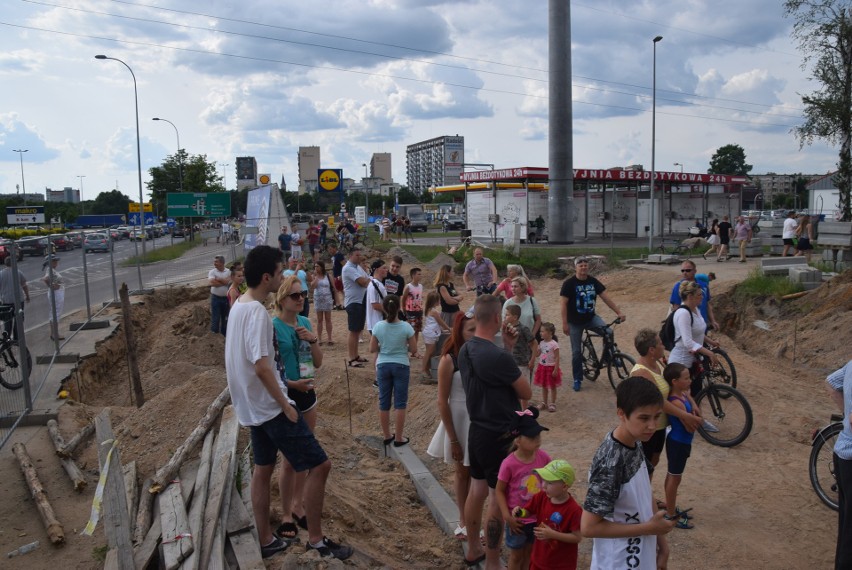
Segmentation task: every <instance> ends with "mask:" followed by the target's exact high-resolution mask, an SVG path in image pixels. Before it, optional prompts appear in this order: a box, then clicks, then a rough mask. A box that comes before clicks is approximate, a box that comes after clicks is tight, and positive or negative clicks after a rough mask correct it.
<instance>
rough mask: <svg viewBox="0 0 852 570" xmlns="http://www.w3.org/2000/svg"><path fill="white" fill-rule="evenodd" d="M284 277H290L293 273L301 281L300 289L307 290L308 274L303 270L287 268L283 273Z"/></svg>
mask: <svg viewBox="0 0 852 570" xmlns="http://www.w3.org/2000/svg"><path fill="white" fill-rule="evenodd" d="M283 275H284V277H290V276H291V275H295V276H296V277H298V278H299V281H301V282H302V291H307V290H308V274H307V273H305V272H304V271H303V270H301V269H299V270H298V271H293V270H292V269H287V270H286V271H284V273H283Z"/></svg>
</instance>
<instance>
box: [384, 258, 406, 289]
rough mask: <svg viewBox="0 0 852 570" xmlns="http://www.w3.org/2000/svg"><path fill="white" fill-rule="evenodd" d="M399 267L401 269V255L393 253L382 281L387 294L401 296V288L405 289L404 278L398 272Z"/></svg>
mask: <svg viewBox="0 0 852 570" xmlns="http://www.w3.org/2000/svg"><path fill="white" fill-rule="evenodd" d="M400 269H402V257H400V256H398V255H394V256H393V257H391V262H390V268H389V269H388V274H387V277H385V281H384V283H383V285H384V286H385V289H387V292H388V295H397V296H399V297H402V290H403V289H405V278H404V277H403V276H402V275H400V274H399V270H400Z"/></svg>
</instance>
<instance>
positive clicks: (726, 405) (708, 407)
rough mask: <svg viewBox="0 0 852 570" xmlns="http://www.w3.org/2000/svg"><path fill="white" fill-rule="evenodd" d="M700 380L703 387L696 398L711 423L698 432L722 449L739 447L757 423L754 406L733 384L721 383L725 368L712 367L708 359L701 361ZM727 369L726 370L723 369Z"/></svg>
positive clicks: (704, 416)
mask: <svg viewBox="0 0 852 570" xmlns="http://www.w3.org/2000/svg"><path fill="white" fill-rule="evenodd" d="M699 362H700V366H699V371H698V378H699V380H700V382H701V385H702V386H703V387H702V389H701V391H700V392H698V394H697V395H696V396H695V403H696V405H697V406H698V408H699V409H700V410H701V417H703V418H704V419H705V420H706V422H710V424H712V426H713V428H712V429H708V425H707V423H706V422H705V423H704V424H702V425H700V426H698V433H700V434H701V437H703V438H704V439H705V440H707V442H708V443H711V444H713V445H718V446H719V447H733V446H735V445H739V444H740V443H742V442H743V441H745V439H746V438H747V437H748V436H749V434H750V433H751V428H752V426H753V424H754V416H753V414H752V411H751V405H750V404H749V403H748V400H747V399H746V397H745V396H743V394H742V392H740V391H739V390H737V389H736V388H734V387H732V386H731V385H730V384H726V383H720V382H719V380H720V379H722V378H723V376H721V375H720V374H721V373H720V372H719V370H720V368H721V367H711V366H709V364H708V362H707V360H706V359H705V358H703V357H702V358H701V359H700V361H699ZM722 370H723V369H722Z"/></svg>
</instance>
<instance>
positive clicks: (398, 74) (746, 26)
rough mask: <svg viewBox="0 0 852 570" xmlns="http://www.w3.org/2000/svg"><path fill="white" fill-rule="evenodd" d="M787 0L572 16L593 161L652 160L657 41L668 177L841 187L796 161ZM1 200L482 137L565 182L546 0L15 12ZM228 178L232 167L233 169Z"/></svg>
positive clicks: (662, 162) (501, 163) (641, 5)
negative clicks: (738, 151)
mask: <svg viewBox="0 0 852 570" xmlns="http://www.w3.org/2000/svg"><path fill="white" fill-rule="evenodd" d="M781 4H782V3H781V2H780V1H778V0H752V1H750V2H748V3H745V4H744V3H743V2H741V0H717V1H714V2H709V1H698V0H692V1H683V0H680V1H677V0H658V1H653V2H652V1H650V0H648V1H634V2H617V1H614V0H600V1H597V2H593V1H591V0H586V1H583V2H572V4H571V15H572V45H573V48H572V49H573V56H572V65H573V79H572V84H573V86H574V92H573V100H574V107H573V108H574V125H573V131H574V166H575V168H609V167H613V166H623V165H628V164H643V165H645V168H646V169H650V165H651V113H650V108H651V97H650V95H651V78H652V60H653V54H652V38H653V37H654V36H656V35H662V36H663V40H662V41H661V42H660V43H658V44H657V144H656V165H657V169H658V170H679V169H680V167H679V166H674V163H682V164H683V165H684V170H686V171H688V172H705V171H706V169H707V166H708V163H709V160H710V157H711V156H712V154H713V152H714V151H715V150H716V149H717V148H719V147H720V146H723V145H726V144H730V143H736V144H740V145H742V146H743V147H744V148H745V151H746V155H747V160H748V162H749V163H751V164H753V165H754V170H753V173H755V174H759V173H765V172H770V171H772V172H777V173H796V172H804V173H813V174H819V173H825V172H828V171H829V170H832V169H833V168H834V165H835V163H836V149H834V148H830V147H828V146H826V145H824V144H821V143H818V144H815V145H813V146H810V147H808V146H806V147H804V148H803V149H801V150H800V149H799V143H798V141H797V140H796V139H795V138H794V137H793V135H792V134H791V133H790V129H791V128H792V127H793V126H795V125H798V124H800V123H801V120H802V119H801V112H802V108H801V97H800V95H801V94H804V93H808V92H811V91H813V90H814V89H816V87H817V86H816V85H814V84H812V83H810V82H809V81H808V79H807V77H808V74H807V70H802V69H801V66H800V64H801V54H800V53H799V52H798V51H797V49H796V46H795V44H794V43H793V41H792V40H791V38H790V27H791V25H792V22H791V21H790V20H789V19H785V18H784V15H783V11H782V5H781ZM0 5H2V6H3V9H2V10H0V86H2V88H0V193H9V192H15V185H16V184H20V182H21V169H20V163H19V160H18V159H19V155H18V154H17V153H15V152H13V149H28V150H29V152H27V153H25V154H24V170H25V177H26V186H27V190H28V191H29V192H34V191H40V192H43V191H44V188H45V187H50V188H62V187H64V186H72V187H74V188H79V184H80V179H79V178H78V176H81V175H83V176H85V178H84V179H83V194H84V198H85V199H92V198H94V196H95V195H96V194H97V193H99V192H101V191H106V190H111V189H113V188H115V187H116V186H117V187H118V189H119V190H120V191H122V192H124V193H125V194H128V195H130V196H134V197H135V196H138V182H137V176H136V130H135V123H134V107H133V83H132V78H131V76H130V73H129V72H128V71H127V69H126V68H125V67H124V66H122V65H121V64H120V63H118V62H115V61H100V60H96V59H94V56H95V55H96V54H106V55H108V56H110V57H116V58H119V59H121V60H123V61H125V62H127V64H128V65H130V66H131V67H132V68H133V71H134V73H135V74H136V78H137V82H138V91H139V117H140V131H141V137H142V153H141V154H142V169H143V182H144V181H145V180H147V176H146V174H145V173H146V172H147V169H148V168H150V167H152V166H156V165H158V164H160V163H161V162H162V161H163V159H164V158H165V157H166V156H167V155H169V154H173V153H174V152H175V150H176V147H177V143H176V140H175V132H174V130H173V129H172V128H171V126H169V125H168V124H167V123H164V122H154V121H151V118H152V117H162V118H166V119H169V120H170V121H172V122H173V123H174V124H175V125H176V126H177V127H178V129H179V131H180V141H181V146H182V147H183V148H185V149H186V150H187V152H189V153H191V154H206V155H207V156H208V158H209V159H211V160H215V161H216V162H217V163H218V164H219V165H220V173H221V172H222V171H223V169H224V171H226V179H227V183H228V186H229V187H233V186H234V179H235V166H234V163H235V160H234V158H235V157H236V156H255V157H256V158H257V161H258V168H259V170H260V171H261V172H268V173H271V174H272V177H273V180H275V181H279V180H280V179H281V177H282V176H283V177H284V178H285V180H286V182H287V184H288V186H289V187H290V188H295V187H296V185H297V149H298V147H299V146H300V145H317V146H320V147H321V149H322V165H323V167H327V168H343V170H344V175H345V176H348V177H353V178H360V177H361V176H363V172H364V169H363V167H362V166H361V164H362V163H364V162H369V159H370V156H371V155H372V153H374V152H390V153H391V154H392V164H393V175H394V179H395V181H396V182H400V183H402V184H405V183H406V180H405V147H406V145H408V144H411V143H414V142H417V141H420V140H425V139H428V138H432V137H436V136H440V135H455V134H459V135H463V136H464V137H465V146H466V149H465V150H466V156H465V159H466V161H467V162H485V163H493V164H495V166H496V167H497V168H508V167H516V166H547V155H548V153H547V131H548V125H547V109H548V101H547V29H548V23H547V1H546V0H526V1H524V2H508V1H505V0H500V1H494V0H492V1H490V2H486V1H484V0H481V1H477V0H453V1H452V2H449V1H448V2H443V1H440V0H358V1H355V0H330V1H320V2H313V3H311V2H292V1H289V0H288V1H284V2H282V1H280V0H276V1H270V0H258V1H246V2H240V3H237V2H225V1H222V0H214V1H213V2H204V3H198V2H189V1H186V0H157V1H154V0H45V1H44V2H42V1H38V2H36V1H32V0H27V1H23V0H0ZM226 164H227V165H228V166H223V165H226Z"/></svg>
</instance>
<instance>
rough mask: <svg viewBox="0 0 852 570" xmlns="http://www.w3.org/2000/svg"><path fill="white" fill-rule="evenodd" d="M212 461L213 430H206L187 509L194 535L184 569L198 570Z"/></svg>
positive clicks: (182, 566) (183, 565)
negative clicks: (191, 549)
mask: <svg viewBox="0 0 852 570" xmlns="http://www.w3.org/2000/svg"><path fill="white" fill-rule="evenodd" d="M212 461H213V430H210V431H209V432H207V435H206V436H205V437H204V445H203V446H202V448H201V457H200V458H199V464H198V473H197V474H196V476H195V489H196V492H195V498H194V499H193V500H192V506H191V507H190V509H189V528H190V530H191V532H192V536H194V537H195V550H194V551H193V552H192V554H190V555H189V558H187V559H186V560H184V562H183V564H182V565H181V568H183V569H184V570H198V568H199V566H200V564H201V535H202V530H203V527H202V523H203V519H204V507H205V506H206V504H207V483H208V481H209V480H210V464H211V463H212Z"/></svg>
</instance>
